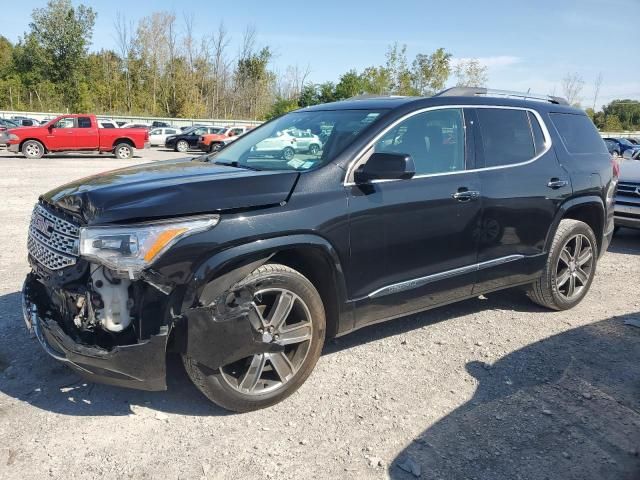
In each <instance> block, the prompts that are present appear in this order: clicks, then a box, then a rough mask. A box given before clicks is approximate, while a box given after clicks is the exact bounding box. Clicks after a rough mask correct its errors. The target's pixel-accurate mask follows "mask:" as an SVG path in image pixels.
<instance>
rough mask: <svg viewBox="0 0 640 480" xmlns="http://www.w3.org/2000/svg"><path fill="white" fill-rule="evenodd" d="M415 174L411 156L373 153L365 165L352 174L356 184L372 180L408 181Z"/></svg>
mask: <svg viewBox="0 0 640 480" xmlns="http://www.w3.org/2000/svg"><path fill="white" fill-rule="evenodd" d="M415 174H416V167H415V165H414V163H413V159H412V158H411V155H407V154H404V153H374V154H373V155H371V156H370V157H369V160H367V163H365V164H364V165H360V166H359V167H358V169H357V170H356V171H355V172H354V174H353V179H354V181H355V183H357V184H363V183H370V182H371V181H372V180H408V179H410V178H411V177H413V176H414V175H415Z"/></svg>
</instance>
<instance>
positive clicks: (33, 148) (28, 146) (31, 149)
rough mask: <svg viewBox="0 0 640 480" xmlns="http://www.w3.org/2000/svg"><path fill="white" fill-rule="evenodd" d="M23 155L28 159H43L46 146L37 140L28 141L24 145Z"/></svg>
mask: <svg viewBox="0 0 640 480" xmlns="http://www.w3.org/2000/svg"><path fill="white" fill-rule="evenodd" d="M22 154H23V155H24V156H25V157H27V158H33V159H37V158H42V156H43V155H44V145H42V144H41V143H40V142H38V141H37V140H27V141H26V142H24V143H23V144H22Z"/></svg>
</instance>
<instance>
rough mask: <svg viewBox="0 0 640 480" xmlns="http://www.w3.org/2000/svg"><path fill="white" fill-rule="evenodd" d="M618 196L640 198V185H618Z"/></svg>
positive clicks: (626, 183)
mask: <svg viewBox="0 0 640 480" xmlns="http://www.w3.org/2000/svg"><path fill="white" fill-rule="evenodd" d="M618 195H633V196H640V183H630V182H620V183H618Z"/></svg>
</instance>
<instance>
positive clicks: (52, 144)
mask: <svg viewBox="0 0 640 480" xmlns="http://www.w3.org/2000/svg"><path fill="white" fill-rule="evenodd" d="M75 131H76V118H75V117H62V118H60V119H59V120H58V121H57V122H56V123H54V124H53V125H52V126H51V128H50V129H49V133H48V134H47V148H48V149H49V150H50V151H53V152H55V151H60V150H75V149H76V148H77V146H76V145H77V144H76V137H75Z"/></svg>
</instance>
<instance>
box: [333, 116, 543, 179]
mask: <svg viewBox="0 0 640 480" xmlns="http://www.w3.org/2000/svg"><path fill="white" fill-rule="evenodd" d="M465 108H495V109H502V110H522V111H525V112H531V113H532V114H533V116H534V117H535V118H536V120H537V121H538V123H539V124H540V128H541V129H542V134H543V136H544V146H545V148H544V150H543V151H542V152H540V153H539V154H537V155H536V156H534V157H533V158H532V159H531V160H527V161H525V162H520V163H512V164H510V165H497V166H493V167H483V168H473V169H469V170H458V171H454V172H441V173H425V174H421V175H414V176H413V177H411V178H410V180H413V179H416V178H428V177H441V176H443V175H460V174H464V173H472V172H482V171H488V170H500V169H503V168H514V167H520V166H522V165H528V164H530V163H533V162H535V161H536V160H538V159H539V158H540V157H542V156H544V155H546V154H547V153H548V152H549V150H551V146H552V142H551V135H550V134H549V129H548V128H547V124H546V123H545V122H544V120H543V119H542V116H541V115H540V114H539V113H538V112H537V111H536V110H534V109H533V108H527V107H508V106H502V105H438V106H433V107H425V108H421V109H419V110H415V111H413V112H410V113H408V114H406V115H405V116H403V117H400V118H398V119H397V120H395V121H394V122H393V123H391V124H390V125H388V126H387V127H386V128H385V129H384V130H383V131H382V132H380V133H379V134H378V135H376V136H375V137H374V138H373V140H371V141H370V142H369V143H367V145H366V146H365V147H364V148H363V149H362V150H360V152H358V154H357V155H356V156H355V157H354V159H353V160H352V161H351V162H350V163H349V166H348V167H347V173H346V174H345V177H344V180H343V186H345V187H353V186H355V185H356V183H355V182H350V181H348V180H349V178H351V177H352V176H353V171H354V170H355V166H356V165H357V164H358V162H360V160H362V157H364V155H366V154H367V152H368V151H369V150H370V149H371V148H372V147H373V146H374V145H375V144H376V143H377V142H378V141H379V140H380V139H381V138H382V137H383V136H384V135H386V134H387V133H388V132H389V131H390V130H391V129H393V128H395V127H396V126H397V125H398V124H399V123H402V122H404V121H405V120H407V119H409V118H411V117H413V116H414V115H419V114H421V113H425V112H429V111H432V110H445V109H465ZM531 136H532V137H531V141H532V142H533V143H534V140H533V132H531ZM465 161H466V159H465ZM399 181H402V182H406V181H407V180H399V179H390V180H372V181H371V182H370V183H372V184H375V183H386V182H399Z"/></svg>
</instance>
